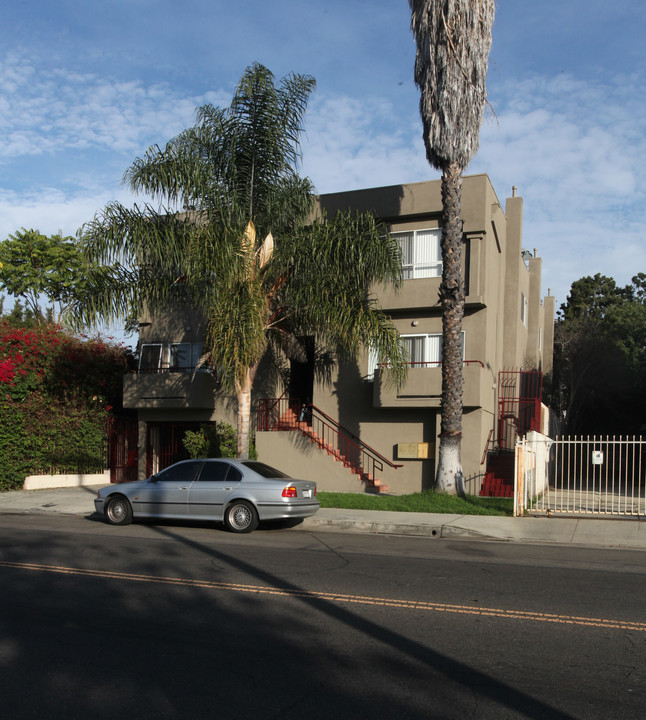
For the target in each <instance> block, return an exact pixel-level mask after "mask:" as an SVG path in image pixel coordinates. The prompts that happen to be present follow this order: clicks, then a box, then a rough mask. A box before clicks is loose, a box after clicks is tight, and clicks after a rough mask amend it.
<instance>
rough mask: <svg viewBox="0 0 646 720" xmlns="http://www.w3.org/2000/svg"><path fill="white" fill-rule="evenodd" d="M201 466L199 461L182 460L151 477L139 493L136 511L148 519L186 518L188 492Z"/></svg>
mask: <svg viewBox="0 0 646 720" xmlns="http://www.w3.org/2000/svg"><path fill="white" fill-rule="evenodd" d="M201 465H202V461H201V460H200V461H196V460H184V461H183V462H179V463H175V465H171V466H169V467H167V468H166V469H164V470H162V471H161V472H158V473H157V474H156V475H153V477H152V478H150V480H149V481H148V482H147V483H146V485H145V486H144V488H143V489H142V490H141V492H140V493H139V497H138V501H137V506H138V507H137V508H136V511H138V513H139V514H141V515H147V516H149V517H178V518H182V517H186V516H187V515H188V490H189V487H190V486H191V483H192V482H193V481H194V480H195V475H196V473H197V472H198V471H199V469H200V467H201Z"/></svg>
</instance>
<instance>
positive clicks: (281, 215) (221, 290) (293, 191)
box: [80, 64, 404, 457]
mask: <svg viewBox="0 0 646 720" xmlns="http://www.w3.org/2000/svg"><path fill="white" fill-rule="evenodd" d="M313 88H314V80H313V79H312V78H311V77H309V76H302V75H290V76H288V77H286V78H283V79H282V80H281V81H280V82H279V83H276V82H275V81H274V77H273V75H272V73H271V72H270V71H269V70H268V69H267V68H265V67H263V66H261V65H258V64H254V65H252V66H251V67H249V68H248V69H247V70H246V71H245V73H244V75H243V77H242V79H241V81H240V83H239V85H238V87H237V89H236V92H235V94H234V97H233V100H232V102H231V105H230V107H229V108H227V109H220V108H215V107H213V106H211V105H206V106H204V107H201V108H200V109H199V110H198V113H197V124H196V125H195V126H194V127H192V128H189V129H187V130H185V131H184V132H182V133H181V134H180V135H178V136H177V137H175V138H173V139H172V140H170V141H169V142H168V144H167V145H166V147H165V148H164V149H160V148H158V147H152V148H150V149H149V150H148V152H147V153H146V154H145V155H144V157H142V158H138V159H137V160H135V162H134V163H133V165H132V166H131V167H130V169H129V170H128V171H127V172H126V175H125V181H127V182H128V183H129V185H130V186H131V188H133V189H134V190H135V191H142V192H146V193H148V194H149V195H151V196H152V197H154V198H155V199H157V200H159V201H161V202H162V207H161V209H160V210H156V209H154V208H153V207H152V206H151V205H149V204H147V205H144V206H143V207H141V208H140V207H138V206H137V205H135V206H134V208H133V209H127V208H125V207H123V206H122V205H120V204H118V203H114V204H111V205H109V206H108V207H107V208H105V209H104V210H103V211H102V212H101V213H99V214H98V215H97V216H95V218H94V220H93V221H92V222H90V223H88V224H87V225H86V226H84V228H83V231H82V237H83V242H84V246H85V250H86V253H87V257H88V259H90V260H92V261H94V262H95V263H100V264H101V266H102V267H103V276H100V277H99V278H98V280H97V282H96V287H97V290H96V292H95V293H94V296H93V298H92V302H91V303H87V304H86V305H85V307H84V308H80V313H81V317H82V318H83V320H84V321H85V322H90V321H94V320H95V319H96V318H101V319H111V318H115V317H123V316H128V315H132V313H133V312H136V310H137V309H138V308H142V307H154V308H155V310H156V311H157V312H159V311H161V310H162V309H163V308H164V307H165V306H169V305H173V304H178V303H179V304H187V305H188V306H192V307H195V308H196V309H198V310H199V311H200V312H201V313H202V315H203V317H205V318H206V320H207V327H208V330H207V333H206V338H205V340H206V342H205V349H206V350H207V351H208V353H207V354H208V361H209V362H210V363H211V365H212V366H213V367H214V368H217V370H218V372H219V373H220V374H221V376H222V377H223V379H224V380H225V382H227V383H228V384H229V386H230V388H231V389H232V390H233V391H234V392H235V395H236V398H237V402H238V415H237V417H238V420H237V424H238V453H239V456H240V457H246V456H247V455H248V449H249V435H250V415H251V390H252V387H253V384H254V380H255V377H256V373H257V371H258V367H259V364H260V361H261V360H262V358H263V357H264V356H266V355H271V354H273V356H274V357H276V356H278V357H283V358H285V357H287V358H290V359H302V358H303V354H304V352H305V349H304V343H303V338H306V337H313V338H314V339H315V342H316V344H317V347H318V348H323V349H326V350H330V351H334V352H335V353H336V357H337V358H338V357H340V356H341V355H343V356H350V357H356V355H357V354H358V353H359V351H360V350H361V348H363V347H367V346H373V347H375V348H376V349H377V351H378V352H379V353H380V356H381V357H382V358H383V359H384V362H386V363H388V364H389V366H392V368H393V375H392V376H393V378H394V379H395V380H397V379H399V378H400V377H401V374H402V373H403V368H404V363H403V360H404V358H403V354H402V349H401V347H400V344H399V341H398V335H397V332H396V330H395V328H394V326H393V324H392V322H391V321H390V319H389V318H387V317H386V316H385V315H384V314H383V313H382V312H381V310H380V309H379V308H378V307H377V305H376V304H375V300H374V296H373V295H371V293H370V287H371V286H373V285H374V284H379V283H381V284H388V283H391V284H395V285H397V284H398V283H399V282H400V278H401V258H400V254H399V249H398V247H397V245H396V243H395V242H394V241H393V240H391V239H390V238H389V237H388V236H387V234H385V233H383V232H382V230H381V229H380V228H379V227H378V225H377V224H376V222H375V220H374V218H373V217H372V216H368V215H362V216H359V215H357V216H352V215H350V214H339V215H338V216H337V217H335V218H333V219H330V220H328V219H327V218H325V217H318V218H317V219H314V220H313V218H314V217H315V212H314V205H315V196H314V194H313V187H312V184H311V182H310V181H309V180H308V179H305V178H301V177H299V176H298V174H297V165H298V162H299V159H300V155H299V136H300V133H301V131H302V122H303V117H304V114H305V109H306V106H307V99H308V96H309V94H310V92H311V91H312V90H313ZM173 206H174V207H175V209H173ZM178 206H181V208H182V210H181V211H180V210H177V209H176V208H177V207H178ZM269 351H271V352H269Z"/></svg>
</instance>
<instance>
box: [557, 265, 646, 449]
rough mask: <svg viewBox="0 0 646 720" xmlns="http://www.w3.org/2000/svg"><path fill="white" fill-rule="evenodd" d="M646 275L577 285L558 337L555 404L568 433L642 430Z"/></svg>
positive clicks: (563, 311) (588, 279) (561, 315)
mask: <svg viewBox="0 0 646 720" xmlns="http://www.w3.org/2000/svg"><path fill="white" fill-rule="evenodd" d="M644 277H645V276H644V274H643V273H640V274H638V275H636V276H635V277H634V278H633V279H632V284H631V285H627V286H626V287H623V288H622V287H618V286H617V285H616V283H615V281H614V280H613V279H612V278H609V277H606V276H604V275H600V274H597V275H595V276H594V277H589V276H588V277H584V278H581V279H580V280H577V281H575V282H573V283H572V288H571V290H570V293H569V295H568V298H567V301H566V303H564V304H563V305H562V306H561V309H560V311H559V318H558V321H557V324H556V327H555V338H554V340H555V342H554V350H555V352H554V389H555V403H554V405H555V409H556V410H557V411H558V412H559V414H560V416H561V419H562V421H563V425H564V427H563V430H564V433H565V434H570V435H580V434H595V435H599V434H601V435H603V434H608V435H617V434H633V433H639V432H642V430H643V407H644V402H645V401H646V297H645V295H644V292H643V288H644Z"/></svg>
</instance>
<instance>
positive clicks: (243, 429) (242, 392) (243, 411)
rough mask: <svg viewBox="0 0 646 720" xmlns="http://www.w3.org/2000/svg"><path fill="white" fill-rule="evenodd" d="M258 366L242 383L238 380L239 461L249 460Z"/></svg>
mask: <svg viewBox="0 0 646 720" xmlns="http://www.w3.org/2000/svg"><path fill="white" fill-rule="evenodd" d="M257 369H258V365H257V364H256V365H254V366H253V367H250V368H247V369H246V371H245V372H244V376H243V378H242V381H240V380H236V383H235V391H236V400H237V401H238V415H237V420H238V422H237V431H238V459H239V460H248V459H249V441H250V439H251V389H252V387H253V381H254V378H255V377H256V371H257Z"/></svg>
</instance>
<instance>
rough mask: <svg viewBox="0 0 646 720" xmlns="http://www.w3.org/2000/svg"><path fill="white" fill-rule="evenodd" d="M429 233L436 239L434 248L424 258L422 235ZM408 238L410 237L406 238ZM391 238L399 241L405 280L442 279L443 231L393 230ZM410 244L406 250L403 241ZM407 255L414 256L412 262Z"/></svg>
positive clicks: (431, 229)
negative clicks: (427, 256)
mask: <svg viewBox="0 0 646 720" xmlns="http://www.w3.org/2000/svg"><path fill="white" fill-rule="evenodd" d="M423 233H427V234H429V235H430V236H431V237H433V238H434V240H435V242H434V247H433V248H431V251H430V252H429V251H428V250H427V252H426V254H428V255H431V256H432V257H431V258H424V257H423V254H424V253H422V237H421V236H422V234H423ZM406 236H408V237H406ZM390 237H391V238H393V239H394V240H397V241H398V243H399V248H400V250H401V253H402V273H403V278H404V280H421V279H428V278H439V277H442V247H441V241H442V229H441V228H420V229H418V230H392V231H391V232H390ZM404 240H408V241H409V242H410V248H409V250H405V249H404V247H403V243H402V241H404ZM407 255H410V256H412V257H411V258H410V261H408V260H409V258H408V257H406V256H407Z"/></svg>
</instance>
